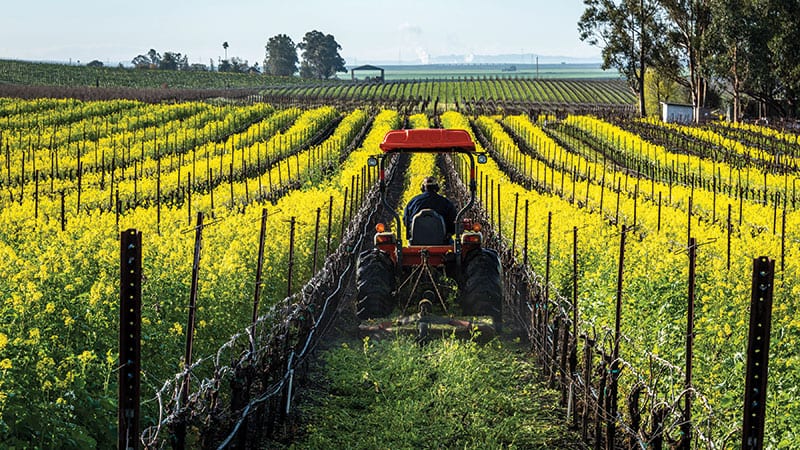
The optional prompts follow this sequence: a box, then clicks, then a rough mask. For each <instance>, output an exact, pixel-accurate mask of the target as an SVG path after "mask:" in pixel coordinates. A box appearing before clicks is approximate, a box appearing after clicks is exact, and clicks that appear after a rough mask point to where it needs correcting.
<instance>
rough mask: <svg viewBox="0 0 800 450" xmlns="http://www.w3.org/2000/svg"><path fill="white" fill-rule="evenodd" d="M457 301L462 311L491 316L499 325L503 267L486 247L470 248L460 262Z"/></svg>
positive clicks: (496, 256) (501, 304) (495, 255)
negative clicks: (461, 280) (460, 274)
mask: <svg viewBox="0 0 800 450" xmlns="http://www.w3.org/2000/svg"><path fill="white" fill-rule="evenodd" d="M464 264H465V266H464V279H463V283H462V289H461V295H460V303H461V308H462V310H463V312H464V314H467V315H476V316H491V317H492V318H493V319H494V321H495V323H496V324H498V325H499V324H500V320H501V319H502V307H503V269H502V266H501V265H500V257H499V256H498V255H497V252H496V251H494V250H492V249H490V248H476V249H474V250H472V251H471V252H470V253H469V254H467V257H466V258H465V262H464Z"/></svg>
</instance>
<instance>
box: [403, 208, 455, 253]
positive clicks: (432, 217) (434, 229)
mask: <svg viewBox="0 0 800 450" xmlns="http://www.w3.org/2000/svg"><path fill="white" fill-rule="evenodd" d="M446 230H447V229H446V228H445V226H444V219H443V218H442V216H440V215H439V213H437V212H436V211H434V210H432V209H423V210H422V211H420V212H418V213H417V214H415V215H414V217H413V218H412V219H411V239H410V240H409V244H410V245H443V244H447V231H446Z"/></svg>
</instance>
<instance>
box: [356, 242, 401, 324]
mask: <svg viewBox="0 0 800 450" xmlns="http://www.w3.org/2000/svg"><path fill="white" fill-rule="evenodd" d="M394 273H395V269H394V263H392V260H391V258H389V255H387V254H386V253H384V252H382V251H380V250H378V249H375V248H373V249H370V250H366V251H364V252H361V254H360V255H358V266H357V268H356V290H357V300H356V315H357V316H358V318H359V319H360V320H365V319H372V318H376V317H387V316H388V315H390V314H391V312H392V310H393V309H394V307H395V304H396V303H397V302H396V301H395V298H394V290H395V286H396V282H395V275H394Z"/></svg>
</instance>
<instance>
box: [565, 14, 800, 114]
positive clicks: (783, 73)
mask: <svg viewBox="0 0 800 450" xmlns="http://www.w3.org/2000/svg"><path fill="white" fill-rule="evenodd" d="M583 3H584V6H585V9H584V12H583V15H582V16H581V18H580V20H579V21H578V31H579V33H580V38H581V40H583V41H585V42H588V43H590V44H591V45H595V46H597V47H599V48H600V49H601V50H602V58H603V68H605V69H609V68H615V69H617V70H619V72H620V74H622V75H623V76H624V77H625V78H626V79H627V80H628V84H629V86H630V88H631V90H632V91H633V92H634V93H635V94H636V95H637V96H638V98H639V111H640V114H641V115H642V116H643V117H644V116H646V115H647V112H648V108H647V104H646V99H647V98H648V97H650V98H653V97H655V98H656V99H657V100H660V101H675V100H684V101H688V102H690V103H691V104H692V106H693V107H694V108H695V119H696V120H697V119H699V117H700V110H701V109H702V108H718V107H723V106H726V105H729V106H730V108H731V112H732V114H731V119H732V120H739V119H741V118H742V117H743V116H744V115H745V113H747V115H757V116H759V117H763V116H767V115H775V116H781V117H784V118H786V117H791V118H795V117H797V116H798V100H800V69H798V68H800V51H798V50H797V48H798V47H797V43H798V42H800V20H798V18H800V2H798V1H795V0H792V1H787V0H584V1H583ZM681 97H683V98H681Z"/></svg>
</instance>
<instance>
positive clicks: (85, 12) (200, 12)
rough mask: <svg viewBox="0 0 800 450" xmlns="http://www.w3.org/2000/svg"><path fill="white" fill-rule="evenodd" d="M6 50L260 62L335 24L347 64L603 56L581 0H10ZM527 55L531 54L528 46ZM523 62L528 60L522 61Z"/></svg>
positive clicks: (3, 34) (2, 29)
mask: <svg viewBox="0 0 800 450" xmlns="http://www.w3.org/2000/svg"><path fill="white" fill-rule="evenodd" d="M4 3H5V4H4V5H3V7H2V13H0V59H21V60H35V61H60V62H72V63H77V62H78V61H80V62H81V63H82V64H85V63H87V62H89V61H91V60H94V59H97V60H100V61H103V62H104V63H106V64H109V63H111V64H116V63H118V62H124V63H126V64H129V63H130V61H131V60H132V59H133V58H134V57H135V56H136V55H139V54H145V53H147V51H148V50H149V49H151V48H153V49H156V50H157V51H158V52H159V53H164V52H165V51H173V52H180V53H182V54H184V55H188V59H189V63H203V64H209V61H210V60H213V61H214V62H215V64H216V62H217V61H218V59H219V58H223V57H224V56H225V51H224V50H223V48H222V43H223V42H228V45H229V48H228V51H227V55H228V57H234V56H236V57H239V58H241V59H244V60H248V61H249V62H250V64H253V63H254V62H256V61H257V62H258V63H259V65H260V64H263V60H264V47H265V45H266V43H267V41H268V40H269V38H270V37H271V36H275V35H277V34H287V35H289V36H290V37H291V38H292V40H293V41H294V42H295V43H299V42H301V41H302V40H303V35H305V33H306V32H308V31H312V30H318V31H321V32H323V33H325V34H331V35H333V36H334V38H335V39H336V41H337V42H338V43H339V45H341V47H342V49H341V50H340V54H341V55H342V57H343V58H344V59H345V61H346V63H347V64H348V65H358V64H366V63H384V64H386V63H390V64H391V63H398V62H403V63H417V64H426V63H429V62H433V61H435V60H436V58H437V57H440V56H445V55H459V59H463V62H472V61H474V59H475V56H476V55H498V54H528V55H541V56H558V57H569V58H593V59H595V60H599V59H600V50H599V49H598V48H596V47H591V46H589V45H588V44H586V43H583V42H581V41H580V39H578V31H577V21H578V19H579V17H580V15H581V13H582V11H583V2H582V1H581V0H560V1H558V0H496V1H491V0H427V1H425V0H393V1H385V0H372V1H365V0H279V1H276V0H261V1H257V0H214V1H212V0H191V1H190V0H126V1H118V0H5V1H4ZM529 57H530V56H529ZM520 62H527V61H520Z"/></svg>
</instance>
